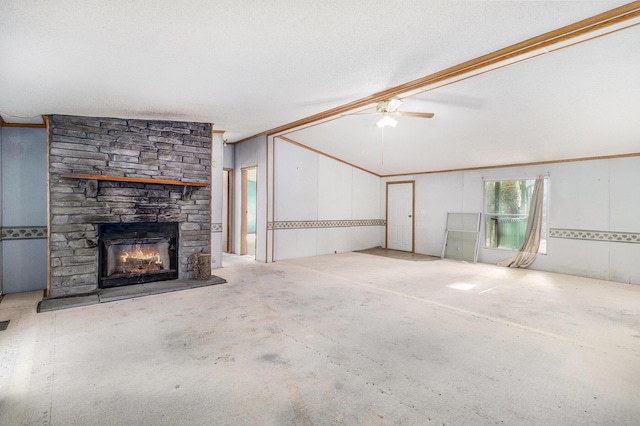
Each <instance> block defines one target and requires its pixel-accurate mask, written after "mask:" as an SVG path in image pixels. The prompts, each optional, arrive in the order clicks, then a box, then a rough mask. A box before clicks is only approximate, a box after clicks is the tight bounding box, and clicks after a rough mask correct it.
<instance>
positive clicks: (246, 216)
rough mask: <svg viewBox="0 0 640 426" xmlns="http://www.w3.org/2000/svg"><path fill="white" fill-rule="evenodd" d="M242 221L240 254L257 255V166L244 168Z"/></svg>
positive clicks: (242, 174)
mask: <svg viewBox="0 0 640 426" xmlns="http://www.w3.org/2000/svg"><path fill="white" fill-rule="evenodd" d="M241 172H242V173H241V176H242V200H241V211H242V215H241V221H240V255H242V256H244V255H248V256H255V255H256V213H257V199H256V196H257V192H256V190H257V167H255V166H254V167H247V168H243V169H242V171H241Z"/></svg>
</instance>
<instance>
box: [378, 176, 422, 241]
mask: <svg viewBox="0 0 640 426" xmlns="http://www.w3.org/2000/svg"><path fill="white" fill-rule="evenodd" d="M406 183H410V184H411V253H415V252H416V181H415V180H398V181H394V182H387V186H386V194H385V195H386V201H385V221H384V247H385V248H388V247H389V185H397V184H406Z"/></svg>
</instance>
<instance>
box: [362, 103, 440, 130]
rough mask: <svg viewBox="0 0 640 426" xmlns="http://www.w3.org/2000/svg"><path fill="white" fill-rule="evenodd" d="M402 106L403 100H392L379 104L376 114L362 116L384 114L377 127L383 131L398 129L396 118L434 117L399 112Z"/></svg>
mask: <svg viewBox="0 0 640 426" xmlns="http://www.w3.org/2000/svg"><path fill="white" fill-rule="evenodd" d="M401 105H402V99H400V98H391V99H388V100H384V101H380V102H378V105H376V112H366V113H362V114H382V118H380V120H378V122H377V123H376V126H378V127H379V128H381V129H382V128H384V127H396V125H397V124H398V120H396V119H395V118H394V117H415V118H432V117H433V116H434V114H433V113H432V112H409V111H398V108H400V106H401Z"/></svg>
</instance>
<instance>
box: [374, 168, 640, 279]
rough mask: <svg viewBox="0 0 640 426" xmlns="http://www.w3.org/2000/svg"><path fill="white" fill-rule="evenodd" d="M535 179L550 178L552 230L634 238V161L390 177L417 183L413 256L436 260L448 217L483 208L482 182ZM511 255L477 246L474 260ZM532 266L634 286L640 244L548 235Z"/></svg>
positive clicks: (638, 172)
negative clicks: (621, 234) (545, 250)
mask: <svg viewBox="0 0 640 426" xmlns="http://www.w3.org/2000/svg"><path fill="white" fill-rule="evenodd" d="M539 174H548V175H549V228H550V229H554V228H555V229H576V230H587V231H610V232H614V231H615V232H626V233H640V157H630V158H618V159H609V160H593V161H581V162H570V163H556V164H547V165H536V166H523V167H511V168H493V169H484V170H477V171H464V172H451V173H436V174H425V175H415V176H403V177H402V178H397V179H395V180H414V179H415V181H416V200H415V202H416V235H415V238H416V252H418V253H424V254H429V255H434V256H439V255H440V251H441V248H442V240H443V237H444V227H445V221H446V214H447V212H482V211H483V178H485V179H504V180H508V179H519V178H531V177H535V176H536V175H539ZM387 181H392V179H383V182H382V184H381V187H380V188H381V194H383V196H382V197H381V204H382V205H384V203H385V197H384V193H385V191H386V182H387ZM482 228H483V229H482V231H483V235H482V241H483V242H484V225H483V227H482ZM513 253H514V252H513V251H509V250H502V249H490V248H484V247H482V245H481V249H480V254H479V261H480V262H485V263H497V262H498V261H500V260H504V259H507V258H509V257H510V256H511V255H512V254H513ZM530 268H531V269H538V270H544V271H551V272H559V273H566V274H574V275H580V276H587V277H594V278H601V279H608V280H613V281H620V282H631V283H636V284H640V244H637V243H621V242H609V241H592V240H581V239H566V238H549V241H548V254H547V255H539V256H538V258H537V260H536V261H535V262H534V263H533V265H531V266H530Z"/></svg>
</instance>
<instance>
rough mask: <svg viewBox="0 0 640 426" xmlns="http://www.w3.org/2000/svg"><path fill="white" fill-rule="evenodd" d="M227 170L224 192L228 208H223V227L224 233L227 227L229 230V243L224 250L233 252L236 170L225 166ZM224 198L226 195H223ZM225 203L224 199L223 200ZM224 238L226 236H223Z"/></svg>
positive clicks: (224, 170)
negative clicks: (234, 180) (234, 179)
mask: <svg viewBox="0 0 640 426" xmlns="http://www.w3.org/2000/svg"><path fill="white" fill-rule="evenodd" d="M224 172H226V173H227V186H226V188H224V189H223V192H224V193H226V194H227V210H226V211H224V208H223V212H222V228H223V233H224V230H225V229H226V231H227V245H226V247H224V246H223V247H222V251H223V252H225V253H233V211H234V205H233V191H234V188H233V177H234V176H233V175H234V171H233V169H230V168H224V169H223V173H224ZM223 198H224V195H223ZM223 204H224V201H223ZM225 218H226V222H225ZM223 240H224V238H223Z"/></svg>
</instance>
